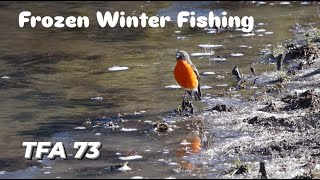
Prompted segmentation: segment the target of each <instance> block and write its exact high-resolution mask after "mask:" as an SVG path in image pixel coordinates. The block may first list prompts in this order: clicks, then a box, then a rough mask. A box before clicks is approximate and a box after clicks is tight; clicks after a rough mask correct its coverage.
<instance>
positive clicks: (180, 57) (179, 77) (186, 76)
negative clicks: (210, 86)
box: [173, 50, 202, 113]
mask: <svg viewBox="0 0 320 180" xmlns="http://www.w3.org/2000/svg"><path fill="white" fill-rule="evenodd" d="M176 59H177V62H176V66H175V68H174V71H173V74H174V78H175V79H176V81H177V83H178V84H179V85H180V86H181V87H182V88H184V89H185V93H184V95H183V101H182V107H183V108H182V109H183V110H184V102H185V96H186V93H187V92H188V94H189V95H190V96H191V99H192V96H194V97H195V100H196V101H199V100H201V99H202V92H201V87H200V75H199V72H198V70H197V68H196V66H195V65H193V63H192V61H191V59H190V56H189V54H188V53H187V52H186V51H182V50H181V51H179V52H177V54H176ZM192 113H193V108H192Z"/></svg>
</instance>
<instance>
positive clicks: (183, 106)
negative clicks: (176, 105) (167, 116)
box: [182, 91, 187, 112]
mask: <svg viewBox="0 0 320 180" xmlns="http://www.w3.org/2000/svg"><path fill="white" fill-rule="evenodd" d="M186 93H187V91H184V95H183V98H182V112H183V111H184V110H185V109H186V103H185V98H186Z"/></svg>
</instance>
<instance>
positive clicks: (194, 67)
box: [187, 58, 200, 80]
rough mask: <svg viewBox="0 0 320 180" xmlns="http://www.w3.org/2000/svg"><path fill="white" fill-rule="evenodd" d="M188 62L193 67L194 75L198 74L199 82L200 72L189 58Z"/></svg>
mask: <svg viewBox="0 0 320 180" xmlns="http://www.w3.org/2000/svg"><path fill="white" fill-rule="evenodd" d="M187 62H188V63H189V64H190V65H191V67H192V69H193V71H194V73H196V75H197V78H198V80H199V79H200V74H199V72H198V69H197V68H196V66H195V65H193V63H192V61H191V60H190V59H189V58H187Z"/></svg>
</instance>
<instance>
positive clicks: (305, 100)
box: [282, 89, 320, 110]
mask: <svg viewBox="0 0 320 180" xmlns="http://www.w3.org/2000/svg"><path fill="white" fill-rule="evenodd" d="M282 101H283V102H285V103H288V104H289V105H288V106H286V107H285V109H289V110H294V109H307V108H310V109H311V110H314V109H318V108H319V105H320V97H319V95H318V94H317V93H316V92H315V91H314V90H313V89H311V90H307V91H305V92H303V93H301V94H300V95H298V94H294V95H288V96H286V97H284V98H282Z"/></svg>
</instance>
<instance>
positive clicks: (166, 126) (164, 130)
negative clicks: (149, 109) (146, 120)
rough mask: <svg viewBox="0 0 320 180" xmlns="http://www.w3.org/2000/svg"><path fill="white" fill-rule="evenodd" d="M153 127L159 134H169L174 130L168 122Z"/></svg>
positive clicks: (158, 123)
mask: <svg viewBox="0 0 320 180" xmlns="http://www.w3.org/2000/svg"><path fill="white" fill-rule="evenodd" d="M153 127H154V131H156V132H158V133H167V132H170V131H172V130H173V129H172V127H171V126H170V125H169V124H168V123H166V122H157V123H156V124H154V125H153Z"/></svg>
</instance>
